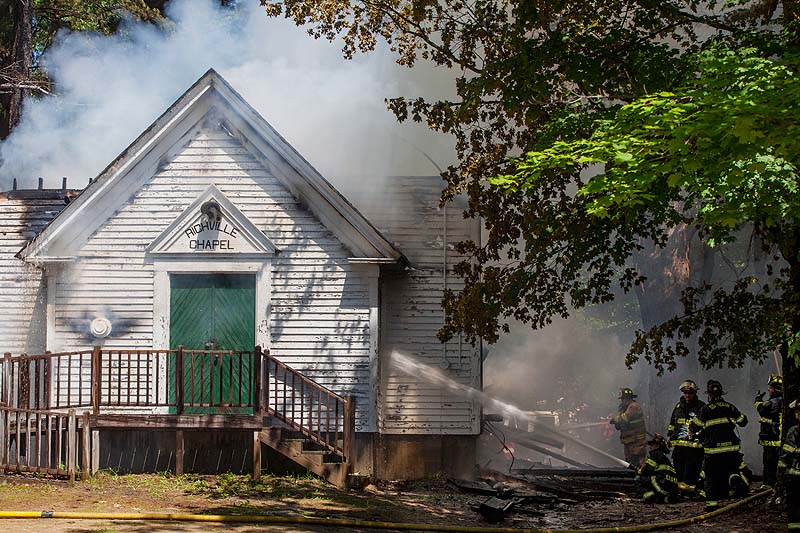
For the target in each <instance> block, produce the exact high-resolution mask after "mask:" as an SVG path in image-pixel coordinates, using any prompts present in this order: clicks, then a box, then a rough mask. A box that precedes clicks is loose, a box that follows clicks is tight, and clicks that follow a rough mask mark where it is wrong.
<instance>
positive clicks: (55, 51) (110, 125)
mask: <svg viewBox="0 0 800 533" xmlns="http://www.w3.org/2000/svg"><path fill="white" fill-rule="evenodd" d="M167 15H168V18H169V19H170V22H168V23H166V24H164V25H163V26H162V27H158V26H154V25H152V24H146V23H141V22H136V21H127V22H125V23H124V24H123V26H122V28H121V30H120V32H119V33H118V34H117V35H114V36H110V37H108V36H103V35H97V34H88V33H73V32H66V31H65V32H62V33H60V34H59V35H58V36H57V38H56V43H55V45H54V46H53V47H51V48H50V49H49V50H48V51H47V53H46V54H45V56H44V57H43V58H42V59H41V63H42V65H43V66H44V68H45V69H46V71H47V73H48V75H49V76H50V77H51V78H52V80H53V81H54V87H55V93H54V94H53V95H52V96H47V97H44V98H41V99H29V100H28V102H27V104H26V105H25V108H24V111H23V117H22V122H21V124H20V125H19V126H18V127H17V129H16V130H15V131H14V132H13V134H12V135H11V136H10V137H9V138H8V139H7V140H6V141H5V142H3V143H2V145H0V161H2V163H1V164H0V180H2V181H0V186H2V187H3V188H7V187H8V185H9V183H10V179H11V178H18V179H19V180H20V186H21V187H30V186H32V185H33V183H34V180H35V179H36V178H37V177H38V176H43V177H44V178H45V187H56V186H59V185H60V178H61V176H68V177H70V180H71V181H70V185H71V186H73V187H76V186H81V187H82V186H84V185H85V184H86V181H87V180H88V179H89V178H92V177H94V176H95V175H97V174H98V173H99V171H100V170H102V169H103V168H104V167H105V166H106V165H107V164H108V163H109V162H110V161H111V160H113V159H114V158H115V157H116V156H117V155H118V154H119V153H120V152H121V151H122V150H123V149H124V148H125V147H126V146H127V145H128V144H129V143H130V142H131V141H133V140H134V139H135V138H136V137H137V136H138V135H139V133H141V132H142V131H143V130H144V129H145V128H146V127H147V126H148V125H149V124H150V123H151V122H152V121H153V120H155V119H156V117H158V115H160V114H161V113H162V112H163V111H164V110H165V109H166V108H167V106H169V105H170V104H171V103H172V102H173V101H174V100H175V99H176V98H177V97H178V96H180V94H181V93H182V92H183V91H185V90H186V89H187V88H188V87H189V86H190V85H191V84H192V83H193V82H194V81H195V80H196V79H197V78H199V77H200V76H201V75H202V74H203V73H204V72H205V71H206V70H208V69H209V68H214V69H216V70H217V71H218V72H219V73H220V74H222V76H223V77H225V78H226V79H227V80H228V81H229V82H230V83H231V84H232V85H233V86H234V88H235V89H236V90H238V91H239V92H240V93H241V94H242V95H243V96H244V98H245V99H246V100H247V101H248V102H250V104H251V105H253V107H255V108H256V109H257V110H258V111H259V112H260V113H261V114H262V115H263V116H264V117H265V118H266V119H267V120H268V121H269V122H270V123H271V124H272V125H273V126H274V127H275V128H276V129H277V130H278V131H279V132H280V133H281V134H282V135H283V136H284V137H286V139H287V140H288V141H289V142H290V143H291V144H292V145H294V146H295V148H297V149H298V150H299V151H300V152H301V153H302V154H303V155H304V156H305V157H306V158H307V159H308V160H309V161H310V162H311V163H312V164H313V165H314V166H316V167H317V169H318V170H319V171H320V172H321V173H322V174H323V175H325V176H326V177H328V178H330V179H331V180H332V181H333V182H334V184H335V185H337V186H339V187H340V188H342V189H347V188H348V186H349V183H350V181H351V180H352V179H353V178H362V179H363V177H365V176H370V177H373V178H374V177H377V176H385V175H389V174H427V175H430V174H435V173H436V172H435V169H433V168H432V166H431V164H430V163H429V162H428V161H426V160H425V159H424V158H423V157H422V156H421V155H420V153H419V151H418V149H417V148H415V147H416V146H424V147H425V151H426V152H427V153H429V154H430V155H431V157H433V158H434V159H436V160H437V161H439V162H440V164H441V165H442V166H444V165H446V164H448V163H451V162H452V159H453V143H452V141H451V140H450V139H449V138H448V137H446V136H443V135H441V134H435V133H433V132H430V131H428V130H427V128H425V127H424V126H420V125H408V124H405V125H399V124H398V123H397V122H396V120H395V118H394V116H393V115H392V114H391V113H390V112H389V111H387V110H386V106H385V103H384V99H385V98H388V97H394V96H401V95H405V96H416V95H427V96H442V95H443V94H444V93H446V91H448V90H452V86H453V82H452V77H451V76H449V75H448V74H447V73H446V72H443V71H441V70H434V69H426V68H425V67H424V66H421V67H420V68H415V69H414V70H409V69H405V68H402V67H400V66H398V65H396V64H395V63H394V58H393V57H392V55H391V52H389V51H388V50H386V49H381V50H378V51H376V52H375V53H372V54H368V55H365V56H359V57H357V58H355V59H354V60H352V61H346V60H344V59H343V58H342V57H341V53H340V46H338V45H337V43H329V42H327V41H315V40H314V39H312V38H311V37H309V36H308V35H307V34H306V33H305V30H304V29H302V28H298V27H296V26H295V25H294V24H293V23H292V22H291V21H287V20H285V19H270V18H268V17H267V16H266V15H265V14H264V12H263V10H262V9H261V8H260V7H259V3H258V2H257V1H256V0H248V1H242V2H239V3H237V6H236V8H235V9H232V8H222V7H219V5H218V2H216V1H214V0H173V2H171V3H170V4H168V6H167Z"/></svg>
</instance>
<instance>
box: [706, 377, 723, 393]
mask: <svg viewBox="0 0 800 533" xmlns="http://www.w3.org/2000/svg"><path fill="white" fill-rule="evenodd" d="M706 393H707V394H710V395H712V396H722V395H723V394H725V391H724V390H722V383H720V382H719V381H717V380H714V379H709V380H708V385H707V386H706Z"/></svg>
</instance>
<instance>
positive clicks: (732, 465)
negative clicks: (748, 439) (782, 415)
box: [689, 379, 747, 511]
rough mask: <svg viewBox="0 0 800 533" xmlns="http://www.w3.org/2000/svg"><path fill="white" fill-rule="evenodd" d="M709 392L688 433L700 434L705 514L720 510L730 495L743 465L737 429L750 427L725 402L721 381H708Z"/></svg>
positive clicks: (734, 408)
mask: <svg viewBox="0 0 800 533" xmlns="http://www.w3.org/2000/svg"><path fill="white" fill-rule="evenodd" d="M706 392H707V394H708V404H706V405H705V406H703V408H702V409H700V412H699V413H698V414H697V416H695V417H694V418H693V419H692V422H691V424H689V431H691V432H692V433H693V434H697V433H701V442H702V444H703V452H704V456H703V472H705V476H706V483H705V487H704V492H705V497H706V511H713V510H714V509H717V508H719V502H720V500H721V499H722V498H723V497H725V496H727V495H728V492H729V491H730V490H731V488H732V487H731V483H732V481H733V479H734V477H733V476H734V475H735V474H738V472H739V467H740V465H741V463H742V456H741V453H739V450H740V446H739V443H740V442H741V441H740V439H739V437H738V436H737V435H736V431H735V430H736V426H740V427H744V426H746V425H747V416H745V415H744V414H743V413H742V412H741V411H739V409H737V408H736V406H735V405H733V404H731V403H728V402H726V401H725V399H724V398H723V396H724V394H725V391H724V390H722V384H721V383H720V382H719V381H715V380H713V379H711V380H709V381H708V385H707V390H706Z"/></svg>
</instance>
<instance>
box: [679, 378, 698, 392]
mask: <svg viewBox="0 0 800 533" xmlns="http://www.w3.org/2000/svg"><path fill="white" fill-rule="evenodd" d="M686 391H692V392H697V383H695V382H694V381H692V380H691V379H687V380H686V381H684V382H683V383H681V392H686Z"/></svg>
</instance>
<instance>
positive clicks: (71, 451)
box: [67, 409, 78, 485]
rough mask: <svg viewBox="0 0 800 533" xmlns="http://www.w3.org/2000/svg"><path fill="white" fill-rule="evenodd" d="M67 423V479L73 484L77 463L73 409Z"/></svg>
mask: <svg viewBox="0 0 800 533" xmlns="http://www.w3.org/2000/svg"><path fill="white" fill-rule="evenodd" d="M68 417H69V419H68V422H67V476H68V477H69V484H70V485H74V484H75V467H76V464H75V463H76V462H77V453H78V450H77V442H76V438H77V427H76V426H77V425H78V421H77V419H76V417H75V409H70V410H69V414H68Z"/></svg>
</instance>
